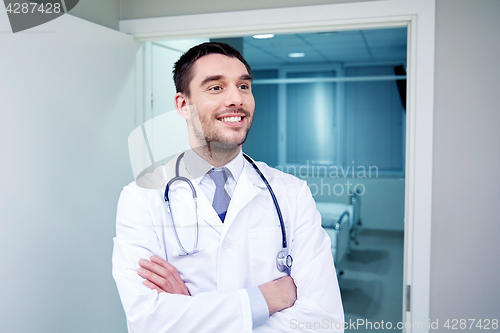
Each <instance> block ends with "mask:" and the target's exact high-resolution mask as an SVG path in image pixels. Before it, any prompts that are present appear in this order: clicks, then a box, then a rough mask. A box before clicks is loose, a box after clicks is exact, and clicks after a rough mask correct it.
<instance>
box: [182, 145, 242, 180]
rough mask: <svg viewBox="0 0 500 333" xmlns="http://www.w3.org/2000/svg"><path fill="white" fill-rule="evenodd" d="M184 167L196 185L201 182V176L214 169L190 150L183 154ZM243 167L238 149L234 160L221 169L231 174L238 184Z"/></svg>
mask: <svg viewBox="0 0 500 333" xmlns="http://www.w3.org/2000/svg"><path fill="white" fill-rule="evenodd" d="M184 165H185V166H186V170H187V171H188V172H189V174H190V175H191V177H192V178H193V179H194V180H196V181H197V182H198V183H200V182H201V180H202V178H203V176H205V174H206V173H207V172H208V171H210V170H211V169H212V168H214V167H213V166H212V165H211V164H210V163H208V162H207V161H205V160H204V159H203V158H201V157H200V156H199V155H198V154H196V153H195V152H194V150H192V149H188V150H186V152H185V153H184ZM243 166H244V163H243V151H242V150H241V149H240V152H239V153H238V155H236V157H235V158H233V159H232V160H231V161H229V163H227V164H226V165H224V166H223V167H226V168H227V169H228V170H229V171H230V172H231V176H232V177H233V178H234V180H235V181H236V182H238V179H239V178H240V176H241V172H242V171H243ZM221 168H222V167H221ZM216 169H218V168H216Z"/></svg>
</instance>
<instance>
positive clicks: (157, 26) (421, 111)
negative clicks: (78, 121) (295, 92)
mask: <svg viewBox="0 0 500 333" xmlns="http://www.w3.org/2000/svg"><path fill="white" fill-rule="evenodd" d="M435 7H436V3H435V0H383V1H368V2H354V3H341V4H329V5H317V6H302V7H289V8H277V9H262V10H247V11H236V12H223V13H210V14H196V15H183V16H171V17H160V18H149V19H135V20H122V21H120V31H121V32H124V33H127V34H130V35H132V36H133V37H134V38H135V40H136V41H155V40H160V39H186V38H200V37H207V38H214V37H238V36H247V35H253V34H259V33H274V34H289V33H306V32H317V31H333V30H353V29H373V28H390V27H407V28H408V52H407V54H408V57H407V59H408V62H407V72H408V73H407V117H406V170H405V172H406V183H405V215H404V217H405V221H404V227H405V236H404V237H405V239H404V244H405V245H404V277H403V279H404V290H403V295H404V297H403V300H402V304H403V318H402V321H403V323H404V324H406V325H407V326H406V327H404V328H403V330H404V331H405V332H414V331H419V332H428V331H429V329H428V324H427V323H428V320H429V294H430V264H431V262H430V259H431V258H430V254H431V249H430V238H431V203H432V153H433V150H432V148H433V113H434V39H435ZM137 61H138V62H140V61H141V59H140V57H138V58H137ZM139 68H140V66H139ZM138 85H139V86H140V83H138ZM139 98H140V97H139ZM140 104H141V103H136V106H140ZM408 286H411V298H410V297H409V296H408V294H409V289H410V288H409V287H408ZM418 323H421V325H419V324H418Z"/></svg>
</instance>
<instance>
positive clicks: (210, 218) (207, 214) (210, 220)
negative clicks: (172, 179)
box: [179, 159, 223, 233]
mask: <svg viewBox="0 0 500 333" xmlns="http://www.w3.org/2000/svg"><path fill="white" fill-rule="evenodd" d="M179 175H180V176H182V177H186V178H188V179H190V180H191V182H192V184H193V186H194V188H195V190H196V197H197V203H198V220H199V221H200V220H203V221H205V222H206V223H207V224H208V225H210V226H212V227H213V228H215V230H217V231H218V232H219V233H220V229H221V227H223V224H222V222H221V220H220V218H219V215H217V213H216V212H215V210H214V208H213V207H212V203H210V202H209V201H208V199H207V197H206V196H205V193H203V190H202V189H201V187H200V186H199V185H198V182H197V181H195V180H193V179H192V177H191V175H190V174H189V172H188V171H187V170H186V166H185V164H184V159H182V161H181V164H180V165H179ZM200 222H201V221H200ZM200 226H202V223H200Z"/></svg>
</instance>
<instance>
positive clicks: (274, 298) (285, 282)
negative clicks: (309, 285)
mask: <svg viewBox="0 0 500 333" xmlns="http://www.w3.org/2000/svg"><path fill="white" fill-rule="evenodd" d="M259 289H260V291H261V292H262V295H264V298H265V299H266V302H267V307H268V308H269V314H270V315H272V314H273V313H275V312H278V311H281V310H284V309H287V308H289V307H291V306H293V304H295V301H296V300H297V287H296V286H295V283H294V282H293V279H292V278H291V277H290V276H288V275H287V276H283V277H282V278H279V279H277V280H274V281H270V282H267V283H264V284H262V285H260V286H259Z"/></svg>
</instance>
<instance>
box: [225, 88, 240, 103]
mask: <svg viewBox="0 0 500 333" xmlns="http://www.w3.org/2000/svg"><path fill="white" fill-rule="evenodd" d="M226 92H227V93H226V106H228V107H229V106H236V107H240V106H242V105H243V96H242V95H241V90H240V89H239V88H238V87H236V86H233V87H230V88H228V89H227V91H226Z"/></svg>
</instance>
